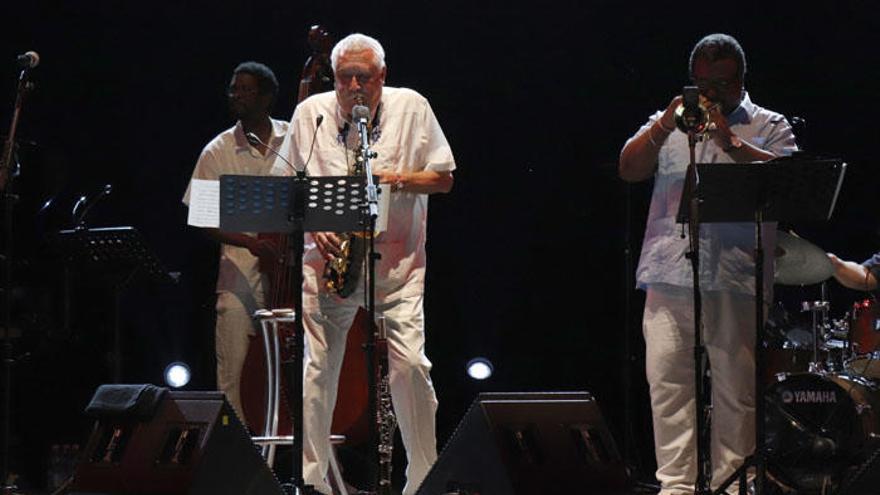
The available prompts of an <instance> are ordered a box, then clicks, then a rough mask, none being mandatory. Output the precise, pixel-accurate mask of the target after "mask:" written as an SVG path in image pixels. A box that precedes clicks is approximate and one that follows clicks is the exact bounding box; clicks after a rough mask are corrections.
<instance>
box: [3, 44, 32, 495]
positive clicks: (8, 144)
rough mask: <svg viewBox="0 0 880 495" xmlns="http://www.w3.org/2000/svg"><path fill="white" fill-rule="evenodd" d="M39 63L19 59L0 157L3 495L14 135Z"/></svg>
mask: <svg viewBox="0 0 880 495" xmlns="http://www.w3.org/2000/svg"><path fill="white" fill-rule="evenodd" d="M39 63H40V56H39V55H37V52H27V53H25V54H23V55H19V56H18V65H19V66H20V67H21V68H22V69H21V73H20V74H19V76H18V89H17V91H16V95H15V109H14V110H13V112H12V121H11V122H10V124H9V133H8V134H7V135H6V141H5V142H4V143H3V156H2V157H0V193H2V194H3V221H4V224H3V237H4V247H3V255H4V263H3V272H4V273H3V321H2V323H3V356H2V359H3V410H2V412H0V414H2V416H3V423H2V427H0V428H2V436H3V440H2V442H3V444H2V446H0V456H2V458H3V460H2V465H0V476H2V477H3V479H2V480H0V487H2V488H0V489H2V493H3V494H4V495H6V494H11V493H14V492H15V490H16V487H15V486H14V485H13V484H12V481H11V480H10V478H11V477H10V474H11V473H10V472H9V464H10V463H9V458H10V453H9V435H10V434H11V431H12V428H11V424H12V423H11V417H10V416H11V414H12V403H11V402H12V367H13V365H14V364H15V357H14V355H13V352H12V335H11V332H10V330H11V326H12V289H13V287H12V269H13V266H14V263H13V260H12V256H13V253H14V251H13V249H12V247H13V243H12V234H13V231H14V230H13V228H12V220H13V215H12V210H13V208H14V207H15V202H16V201H17V200H18V196H17V195H16V194H15V192H14V191H13V189H12V185H13V180H14V179H15V177H17V176H18V172H19V168H20V167H19V163H18V160H17V159H16V156H15V131H16V129H17V128H18V120H19V117H20V116H21V108H22V105H23V103H24V98H25V96H27V94H28V93H29V92H30V91H31V90H32V89H33V88H34V84H33V83H32V82H30V80H28V76H29V75H30V70H31V69H33V68H34V67H36V66H37V65H38V64H39Z"/></svg>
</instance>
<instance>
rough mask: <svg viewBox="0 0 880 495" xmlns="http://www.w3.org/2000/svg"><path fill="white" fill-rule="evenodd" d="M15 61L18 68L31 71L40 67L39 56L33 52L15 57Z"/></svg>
mask: <svg viewBox="0 0 880 495" xmlns="http://www.w3.org/2000/svg"><path fill="white" fill-rule="evenodd" d="M15 61H16V62H17V63H18V66H19V67H22V68H24V69H33V68H34V67H36V66H38V65H40V55H39V54H38V53H37V52H35V51H29V52H25V53H23V54H21V55H19V56H17V57H15Z"/></svg>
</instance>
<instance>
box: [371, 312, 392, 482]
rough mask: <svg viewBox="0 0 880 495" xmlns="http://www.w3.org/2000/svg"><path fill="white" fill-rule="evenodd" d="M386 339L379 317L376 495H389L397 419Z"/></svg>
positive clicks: (377, 331) (381, 319) (377, 328)
mask: <svg viewBox="0 0 880 495" xmlns="http://www.w3.org/2000/svg"><path fill="white" fill-rule="evenodd" d="M389 371H390V370H389V367H388V337H387V332H386V328H385V317H380V318H379V321H378V324H377V325H376V370H375V373H376V426H377V431H378V432H379V445H378V460H379V476H378V483H377V493H378V495H390V494H391V457H392V454H393V453H394V432H395V431H396V430H397V418H396V417H395V416H394V406H393V404H392V403H391V383H390V381H389V378H388V373H389Z"/></svg>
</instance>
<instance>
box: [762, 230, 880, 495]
mask: <svg viewBox="0 0 880 495" xmlns="http://www.w3.org/2000/svg"><path fill="white" fill-rule="evenodd" d="M832 274H833V267H832V265H831V262H830V260H829V259H828V257H827V255H826V254H825V252H824V251H823V250H821V249H819V248H818V247H816V246H814V245H813V244H811V243H809V242H808V241H805V240H803V239H801V238H799V237H797V236H795V235H793V234H789V233H786V232H779V237H778V249H777V253H776V272H775V281H776V283H777V284H779V285H799V286H805V285H814V284H820V289H821V298H820V300H816V301H806V302H802V303H801V304H800V306H801V307H800V312H801V315H803V316H804V317H805V319H806V320H807V321H809V324H808V325H801V326H796V325H792V324H791V322H790V321H789V318H788V314H787V312H786V311H785V310H784V308H783V307H781V306H780V305H777V306H775V307H774V308H772V309H771V310H770V312H769V316H768V321H767V329H768V333H767V335H768V336H769V337H771V338H768V339H765V340H766V341H767V342H766V343H765V349H766V351H765V356H766V359H765V362H766V363H767V368H768V369H767V373H766V375H765V378H766V380H767V381H766V383H767V387H766V391H765V396H764V400H765V405H766V406H765V418H764V421H765V426H766V429H765V431H766V437H765V439H766V448H767V453H768V464H767V468H768V473H769V474H770V476H771V477H772V479H773V480H774V481H775V482H776V483H777V484H778V485H779V486H780V487H781V489H782V491H783V492H785V493H798V494H828V493H836V492H838V490H840V488H841V486H845V485H846V484H847V483H849V482H850V481H851V480H852V479H853V478H854V477H856V476H857V475H858V471H859V469H860V467H861V466H862V465H864V464H865V463H866V462H868V461H869V459H871V458H872V457H876V455H875V453H876V452H880V318H878V316H880V311H878V304H877V301H875V300H874V299H865V300H861V301H857V302H855V303H854V304H853V306H852V310H851V311H849V312H847V313H846V314H845V315H843V316H842V317H841V318H839V319H833V318H831V311H830V309H831V308H830V303H829V302H828V300H827V294H826V287H825V284H824V281H825V280H827V279H828V278H830V277H831V275H832ZM805 326H807V327H808V328H805ZM773 336H776V337H777V338H775V339H774V338H772V337H773Z"/></svg>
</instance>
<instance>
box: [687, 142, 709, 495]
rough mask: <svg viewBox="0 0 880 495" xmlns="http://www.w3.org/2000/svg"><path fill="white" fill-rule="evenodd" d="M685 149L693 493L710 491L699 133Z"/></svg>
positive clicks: (705, 494) (703, 494)
mask: <svg viewBox="0 0 880 495" xmlns="http://www.w3.org/2000/svg"><path fill="white" fill-rule="evenodd" d="M687 135H688V148H689V151H690V164H688V169H687V177H686V179H685V191H690V193H691V196H690V200H689V201H688V212H689V213H688V243H689V248H690V251H688V253H687V254H686V255H685V257H686V258H687V259H689V260H690V262H691V271H692V274H693V297H694V402H695V404H696V414H697V417H696V425H695V427H696V429H697V480H696V483H695V491H694V493H695V494H696V495H708V494H710V493H711V490H710V488H709V479H710V472H709V469H710V467H711V462H710V458H709V429H708V424H707V423H708V421H707V420H708V411H709V408H708V406H707V405H706V390H705V379H706V370H705V368H704V362H705V356H706V348H705V346H704V344H703V295H702V293H701V292H700V198H699V195H698V194H697V192H698V191H699V185H700V176H699V174H698V173H697V165H696V163H697V160H696V146H697V141H699V140H700V138H701V135H700V134H698V133H697V131H696V130H695V129H693V128H689V129H688V130H687Z"/></svg>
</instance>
